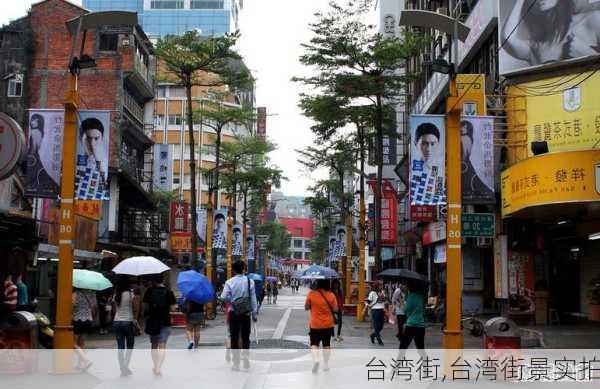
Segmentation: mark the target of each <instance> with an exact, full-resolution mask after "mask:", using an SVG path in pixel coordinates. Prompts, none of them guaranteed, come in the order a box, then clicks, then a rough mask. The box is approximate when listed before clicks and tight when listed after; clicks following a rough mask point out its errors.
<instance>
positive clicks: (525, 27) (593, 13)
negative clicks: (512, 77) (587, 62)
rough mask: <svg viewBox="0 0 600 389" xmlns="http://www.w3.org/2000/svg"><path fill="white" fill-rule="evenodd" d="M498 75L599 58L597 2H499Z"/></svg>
mask: <svg viewBox="0 0 600 389" xmlns="http://www.w3.org/2000/svg"><path fill="white" fill-rule="evenodd" d="M498 7H499V9H498V10H499V22H498V23H499V28H498V32H499V40H498V41H499V42H500V43H499V46H500V47H501V50H500V73H501V74H508V73H515V72H519V71H522V70H525V69H527V68H530V67H533V66H539V65H546V64H552V63H556V62H560V61H566V60H571V59H577V58H584V57H593V56H598V55H599V54H600V29H598V26H600V2H598V1H596V0H501V1H498Z"/></svg>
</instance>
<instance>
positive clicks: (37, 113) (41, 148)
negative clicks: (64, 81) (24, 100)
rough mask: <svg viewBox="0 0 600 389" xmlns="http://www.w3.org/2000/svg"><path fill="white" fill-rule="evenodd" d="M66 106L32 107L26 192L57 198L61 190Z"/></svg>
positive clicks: (32, 194) (27, 193) (31, 194)
mask: <svg viewBox="0 0 600 389" xmlns="http://www.w3.org/2000/svg"><path fill="white" fill-rule="evenodd" d="M64 122H65V112H64V111H63V110H45V109H43V110H37V109H36V110H30V111H29V131H28V134H29V138H28V142H27V146H28V150H27V167H26V174H25V195H26V196H28V197H42V198H51V199H55V198H57V197H58V194H59V192H60V176H61V169H62V159H63V156H62V151H63V131H64Z"/></svg>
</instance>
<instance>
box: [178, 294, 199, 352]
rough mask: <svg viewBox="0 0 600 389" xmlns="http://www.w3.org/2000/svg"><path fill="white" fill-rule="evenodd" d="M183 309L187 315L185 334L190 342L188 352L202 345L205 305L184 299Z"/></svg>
mask: <svg viewBox="0 0 600 389" xmlns="http://www.w3.org/2000/svg"><path fill="white" fill-rule="evenodd" d="M182 307H183V312H184V313H185V321H186V326H185V334H186V336H187V340H188V350H191V349H193V348H198V346H199V345H200V327H201V326H202V324H203V323H204V304H199V303H197V302H195V301H192V300H189V299H184V301H183V304H182Z"/></svg>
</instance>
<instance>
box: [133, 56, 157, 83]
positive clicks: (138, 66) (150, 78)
mask: <svg viewBox="0 0 600 389" xmlns="http://www.w3.org/2000/svg"><path fill="white" fill-rule="evenodd" d="M133 57H134V58H135V60H134V68H135V70H136V71H137V72H138V73H139V74H140V75H141V76H142V78H143V79H144V80H145V81H146V82H147V83H148V85H149V86H150V89H154V75H153V73H152V72H151V71H150V69H148V66H146V64H145V63H144V62H143V61H142V59H141V58H140V57H139V56H138V55H134V56H133Z"/></svg>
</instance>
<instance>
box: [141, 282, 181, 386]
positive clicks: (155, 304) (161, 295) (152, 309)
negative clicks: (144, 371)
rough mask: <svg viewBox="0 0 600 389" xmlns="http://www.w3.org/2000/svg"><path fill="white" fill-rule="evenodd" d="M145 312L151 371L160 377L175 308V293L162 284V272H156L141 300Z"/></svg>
mask: <svg viewBox="0 0 600 389" xmlns="http://www.w3.org/2000/svg"><path fill="white" fill-rule="evenodd" d="M142 301H143V302H144V306H145V312H146V326H145V331H146V333H147V334H148V335H150V343H151V344H152V361H153V362H154V368H153V369H152V372H153V373H154V375H155V376H156V377H162V372H161V368H162V365H163V363H164V362H165V350H166V347H167V340H168V339H169V335H170V334H171V310H174V309H175V304H176V302H177V301H176V300H175V295H174V294H173V292H172V291H171V289H169V288H167V287H166V286H165V285H164V284H163V276H162V274H156V275H155V276H154V278H153V280H152V286H150V287H149V288H148V289H147V290H146V293H145V294H144V298H143V300H142Z"/></svg>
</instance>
